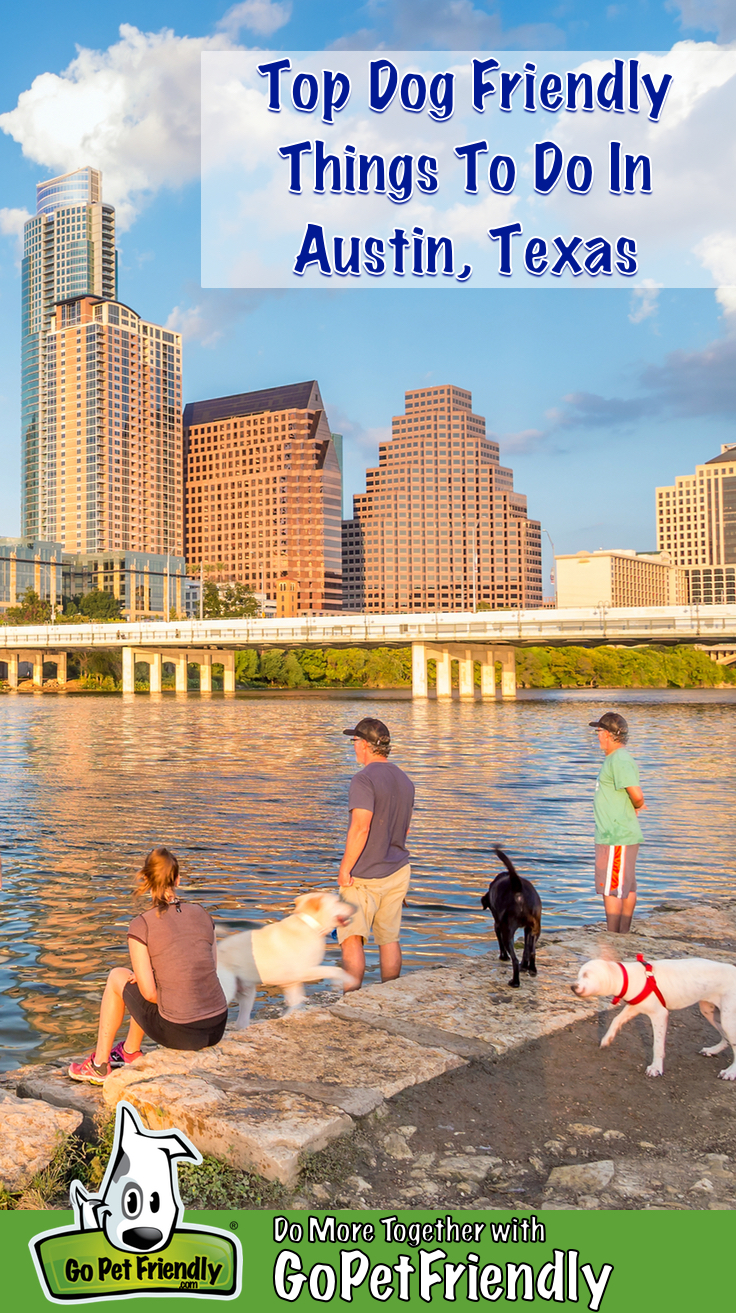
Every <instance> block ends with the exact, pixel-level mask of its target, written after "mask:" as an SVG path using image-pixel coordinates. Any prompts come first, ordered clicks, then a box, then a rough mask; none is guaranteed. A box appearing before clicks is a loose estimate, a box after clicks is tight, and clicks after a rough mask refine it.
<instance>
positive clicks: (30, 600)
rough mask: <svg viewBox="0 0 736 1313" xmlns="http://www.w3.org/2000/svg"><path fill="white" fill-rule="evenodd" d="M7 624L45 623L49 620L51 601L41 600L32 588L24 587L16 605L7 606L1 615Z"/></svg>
mask: <svg viewBox="0 0 736 1313" xmlns="http://www.w3.org/2000/svg"><path fill="white" fill-rule="evenodd" d="M3 620H4V623H5V624H7V625H47V624H48V623H49V621H50V620H51V603H50V602H48V601H46V600H45V599H44V600H42V599H41V598H40V597H39V595H38V593H37V592H36V591H35V589H33V588H26V591H25V592H24V594H23V596H22V598H21V600H20V603H19V605H18V606H10V607H8V609H7V611H6V612H5V615H4V617H3Z"/></svg>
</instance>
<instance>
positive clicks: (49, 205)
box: [21, 168, 116, 540]
mask: <svg viewBox="0 0 736 1313" xmlns="http://www.w3.org/2000/svg"><path fill="white" fill-rule="evenodd" d="M23 236H24V243H23V245H24V250H23V278H22V300H21V318H22V325H21V358H22V394H21V430H22V458H21V464H22V487H21V525H22V533H23V535H24V537H28V538H37V539H43V540H46V539H49V538H53V537H54V536H55V529H54V526H53V525H52V524H51V523H50V522H49V519H48V505H47V501H48V495H49V487H50V483H49V481H50V480H51V483H52V484H53V480H54V476H55V473H56V468H55V451H54V443H53V438H52V439H51V443H49V433H48V423H47V414H46V350H45V348H46V337H47V334H48V332H49V330H50V328H51V326H52V324H53V323H54V320H55V313H54V307H55V305H56V304H57V303H59V302H62V301H65V300H67V299H69V298H71V297H74V296H82V295H85V294H88V295H94V296H99V297H108V298H113V297H114V296H115V294H116V285H115V211H114V209H113V208H112V206H111V205H103V203H102V194H101V175H100V173H99V172H98V170H97V169H90V168H85V169H77V170H75V171H74V172H73V173H65V174H63V175H62V176H60V177H58V178H49V179H47V181H46V182H40V183H39V184H38V185H37V187H36V213H35V215H34V217H33V218H32V219H29V220H28V221H27V223H26V225H25V228H24V233H23Z"/></svg>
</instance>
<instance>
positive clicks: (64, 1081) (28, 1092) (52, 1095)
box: [15, 1066, 105, 1140]
mask: <svg viewBox="0 0 736 1313" xmlns="http://www.w3.org/2000/svg"><path fill="white" fill-rule="evenodd" d="M15 1092H16V1094H17V1095H18V1098H20V1099H43V1101H44V1102H45V1103H50V1104H51V1105H52V1107H54V1108H74V1109H75V1110H76V1111H77V1112H81V1113H82V1116H83V1121H82V1125H81V1133H82V1135H84V1136H86V1138H87V1139H90V1140H92V1139H94V1138H95V1136H96V1126H95V1119H96V1117H97V1114H98V1113H99V1112H101V1111H102V1110H103V1109H104V1107H105V1101H104V1099H103V1097H102V1090H101V1089H100V1087H99V1086H95V1085H83V1084H81V1082H75V1081H72V1080H70V1078H69V1076H68V1075H67V1072H66V1069H65V1068H61V1067H52V1066H38V1067H25V1068H23V1070H22V1073H21V1075H20V1079H19V1080H18V1082H17V1084H16V1087H15Z"/></svg>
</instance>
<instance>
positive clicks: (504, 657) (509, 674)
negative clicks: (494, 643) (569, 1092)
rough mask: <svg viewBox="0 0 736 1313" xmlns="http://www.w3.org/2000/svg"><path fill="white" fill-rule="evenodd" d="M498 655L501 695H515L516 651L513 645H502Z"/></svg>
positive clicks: (511, 696) (510, 696) (504, 696)
mask: <svg viewBox="0 0 736 1313" xmlns="http://www.w3.org/2000/svg"><path fill="white" fill-rule="evenodd" d="M498 656H499V659H500V662H501V697H503V698H515V697H516V652H515V650H514V648H513V647H502V648H500V649H499V652H498Z"/></svg>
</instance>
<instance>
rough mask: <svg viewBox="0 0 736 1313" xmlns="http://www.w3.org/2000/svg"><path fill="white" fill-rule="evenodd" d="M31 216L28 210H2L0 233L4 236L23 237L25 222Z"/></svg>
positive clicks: (0, 212) (0, 213)
mask: <svg viewBox="0 0 736 1313" xmlns="http://www.w3.org/2000/svg"><path fill="white" fill-rule="evenodd" d="M30 217H31V216H30V214H29V213H28V210H9V209H2V210H0V233H2V234H3V236H4V237H22V236H23V224H24V223H26V222H27V220H28V219H30Z"/></svg>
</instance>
